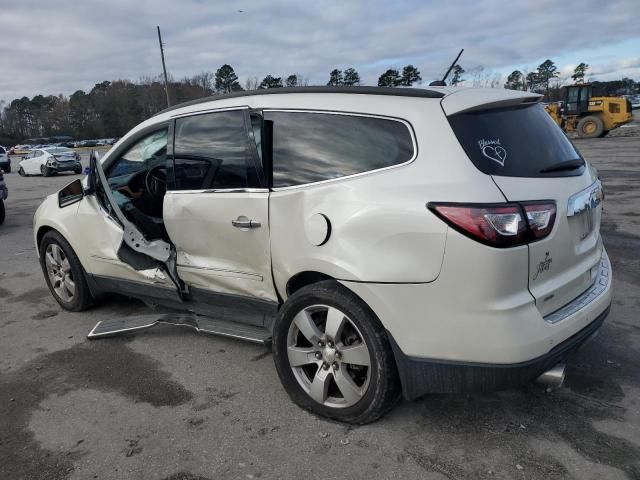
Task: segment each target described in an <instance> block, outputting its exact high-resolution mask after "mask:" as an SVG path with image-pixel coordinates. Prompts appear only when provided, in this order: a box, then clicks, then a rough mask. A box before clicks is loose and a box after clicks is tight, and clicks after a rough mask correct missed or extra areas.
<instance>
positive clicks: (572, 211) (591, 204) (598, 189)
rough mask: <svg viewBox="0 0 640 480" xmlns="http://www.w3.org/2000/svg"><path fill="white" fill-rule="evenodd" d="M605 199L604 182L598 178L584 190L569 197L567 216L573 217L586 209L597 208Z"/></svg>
mask: <svg viewBox="0 0 640 480" xmlns="http://www.w3.org/2000/svg"><path fill="white" fill-rule="evenodd" d="M603 200H604V191H603V190H602V182H600V180H596V181H595V182H593V183H592V184H591V185H589V186H588V187H587V188H585V189H584V190H581V191H579V192H578V193H574V194H573V195H571V196H570V197H569V201H568V204H567V217H573V216H574V215H578V214H580V213H582V212H584V211H586V210H591V209H594V208H596V207H597V206H598V205H600V203H602V201H603Z"/></svg>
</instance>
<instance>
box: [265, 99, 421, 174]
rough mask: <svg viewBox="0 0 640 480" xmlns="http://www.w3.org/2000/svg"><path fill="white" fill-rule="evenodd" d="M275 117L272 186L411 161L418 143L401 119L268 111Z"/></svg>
mask: <svg viewBox="0 0 640 480" xmlns="http://www.w3.org/2000/svg"><path fill="white" fill-rule="evenodd" d="M265 119H267V120H273V186H274V187H289V186H294V185H303V184H307V183H315V182H321V181H323V180H331V179H334V178H340V177H346V176H348V175H354V174H357V173H363V172H369V171H372V170H378V169H380V168H385V167H390V166H392V165H399V164H401V163H405V162H408V161H409V160H411V158H413V155H414V147H413V140H412V137H411V133H410V131H409V127H408V126H407V125H406V124H405V123H403V122H400V121H398V120H392V119H385V118H377V117H365V116H356V115H343V114H332V113H316V112H278V111H271V112H266V113H265Z"/></svg>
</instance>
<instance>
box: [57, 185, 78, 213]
mask: <svg viewBox="0 0 640 480" xmlns="http://www.w3.org/2000/svg"><path fill="white" fill-rule="evenodd" d="M82 197H84V190H83V189H82V182H81V181H80V179H77V180H74V181H73V182H71V183H70V184H69V185H67V186H66V187H64V188H63V189H62V190H60V191H59V192H58V206H59V207H60V208H64V207H68V206H69V205H73V204H74V203H78V202H79V201H80V200H82Z"/></svg>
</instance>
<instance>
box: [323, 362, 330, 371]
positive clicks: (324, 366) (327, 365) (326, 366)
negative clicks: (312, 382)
mask: <svg viewBox="0 0 640 480" xmlns="http://www.w3.org/2000/svg"><path fill="white" fill-rule="evenodd" d="M322 369H323V370H329V364H328V363H327V362H324V363H323V364H322Z"/></svg>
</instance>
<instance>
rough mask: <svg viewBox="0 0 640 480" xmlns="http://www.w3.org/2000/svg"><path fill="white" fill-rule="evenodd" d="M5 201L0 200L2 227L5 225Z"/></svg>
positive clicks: (0, 222)
mask: <svg viewBox="0 0 640 480" xmlns="http://www.w3.org/2000/svg"><path fill="white" fill-rule="evenodd" d="M4 215H5V213H4V200H2V199H1V198H0V225H2V224H3V223H4Z"/></svg>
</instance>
